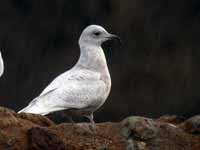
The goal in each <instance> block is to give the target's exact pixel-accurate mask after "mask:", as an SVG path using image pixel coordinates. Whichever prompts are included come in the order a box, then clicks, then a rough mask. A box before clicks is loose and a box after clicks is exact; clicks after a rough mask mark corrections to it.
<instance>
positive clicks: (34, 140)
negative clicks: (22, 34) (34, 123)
mask: <svg viewBox="0 0 200 150" xmlns="http://www.w3.org/2000/svg"><path fill="white" fill-rule="evenodd" d="M28 137H29V149H31V150H32V149H35V150H45V149H48V150H64V149H65V144H64V142H63V140H62V139H61V138H59V137H58V136H57V135H56V134H55V133H53V132H51V130H49V129H47V128H40V127H36V128H32V129H30V130H29V131H28Z"/></svg>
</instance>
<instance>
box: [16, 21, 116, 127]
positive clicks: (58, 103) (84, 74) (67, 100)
mask: <svg viewBox="0 0 200 150" xmlns="http://www.w3.org/2000/svg"><path fill="white" fill-rule="evenodd" d="M111 39H119V37H118V36H116V35H114V34H110V33H108V32H107V31H106V30H105V29H104V28H103V27H101V26H98V25H90V26H88V27H86V28H85V29H84V30H83V32H82V34H81V36H80V38H79V46H80V58H79V60H78V62H77V63H76V65H75V66H74V67H73V68H72V69H70V70H68V71H66V72H64V73H62V74H61V75H59V76H58V77H56V78H55V79H54V80H53V81H52V82H51V83H50V84H49V85H48V86H47V87H46V88H45V89H44V90H43V91H42V93H41V94H40V95H39V96H38V97H36V98H35V99H34V100H32V101H31V102H30V103H29V105H28V106H27V107H25V108H24V109H22V110H20V111H19V113H21V112H25V113H33V114H40V115H46V114H49V113H52V112H55V111H61V110H72V112H73V113H76V114H78V115H81V116H85V117H87V118H88V119H89V120H90V122H91V123H92V124H93V125H94V120H93V112H95V111H96V110H97V109H98V108H99V107H100V106H102V105H103V104H104V102H105V100H106V99H107V97H108V95H109V93H110V89H111V78H110V74H109V70H108V67H107V62H106V58H105V55H104V51H103V49H102V47H101V44H102V43H103V42H105V41H107V40H111Z"/></svg>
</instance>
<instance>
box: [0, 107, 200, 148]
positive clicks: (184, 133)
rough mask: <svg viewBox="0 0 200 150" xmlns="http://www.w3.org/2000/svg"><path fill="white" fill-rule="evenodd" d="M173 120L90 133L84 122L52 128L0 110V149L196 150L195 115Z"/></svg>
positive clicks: (137, 121) (131, 121) (136, 120)
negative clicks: (185, 118) (181, 119)
mask: <svg viewBox="0 0 200 150" xmlns="http://www.w3.org/2000/svg"><path fill="white" fill-rule="evenodd" d="M163 118H164V119H163ZM177 118H178V117H174V116H171V117H170V116H168V117H166V116H165V117H161V118H159V119H150V118H145V117H139V116H132V117H128V118H126V119H124V120H123V121H122V122H119V123H111V122H106V123H98V124H97V133H96V134H92V133H91V132H89V129H90V124H88V123H79V124H76V125H72V124H71V123H62V124H58V125H56V124H54V123H53V122H52V121H51V120H49V119H48V118H46V117H45V116H40V115H33V114H25V113H22V114H17V113H15V112H14V111H12V110H10V109H6V108H3V107H0V150H7V149H8V150H9V149H11V150H26V149H27V150H28V149H30V150H43V149H45V150H46V149H48V150H51V149H52V150H107V149H109V150H127V149H128V150H133V149H134V150H199V149H200V135H199V120H200V119H199V116H194V117H192V118H190V119H188V120H186V121H175V120H177ZM167 120H168V121H167ZM179 122H180V123H179Z"/></svg>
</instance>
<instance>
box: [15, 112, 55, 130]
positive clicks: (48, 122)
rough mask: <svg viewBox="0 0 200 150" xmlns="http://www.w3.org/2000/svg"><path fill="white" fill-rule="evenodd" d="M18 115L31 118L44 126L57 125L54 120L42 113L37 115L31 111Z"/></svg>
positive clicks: (30, 119) (27, 118)
mask: <svg viewBox="0 0 200 150" xmlns="http://www.w3.org/2000/svg"><path fill="white" fill-rule="evenodd" d="M17 117H18V118H21V119H25V120H29V121H31V122H33V123H35V124H37V125H40V126H42V127H48V126H52V125H55V124H54V122H53V121H51V120H50V119H48V118H47V117H44V116H41V115H35V114H30V113H20V114H17Z"/></svg>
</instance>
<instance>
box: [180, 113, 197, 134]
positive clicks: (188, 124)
mask: <svg viewBox="0 0 200 150" xmlns="http://www.w3.org/2000/svg"><path fill="white" fill-rule="evenodd" d="M179 127H180V128H182V129H183V130H185V131H186V132H188V133H192V134H199V135H200V115H198V116H194V117H192V118H190V119H188V120H186V121H185V122H183V123H181V124H180V125H179Z"/></svg>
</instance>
